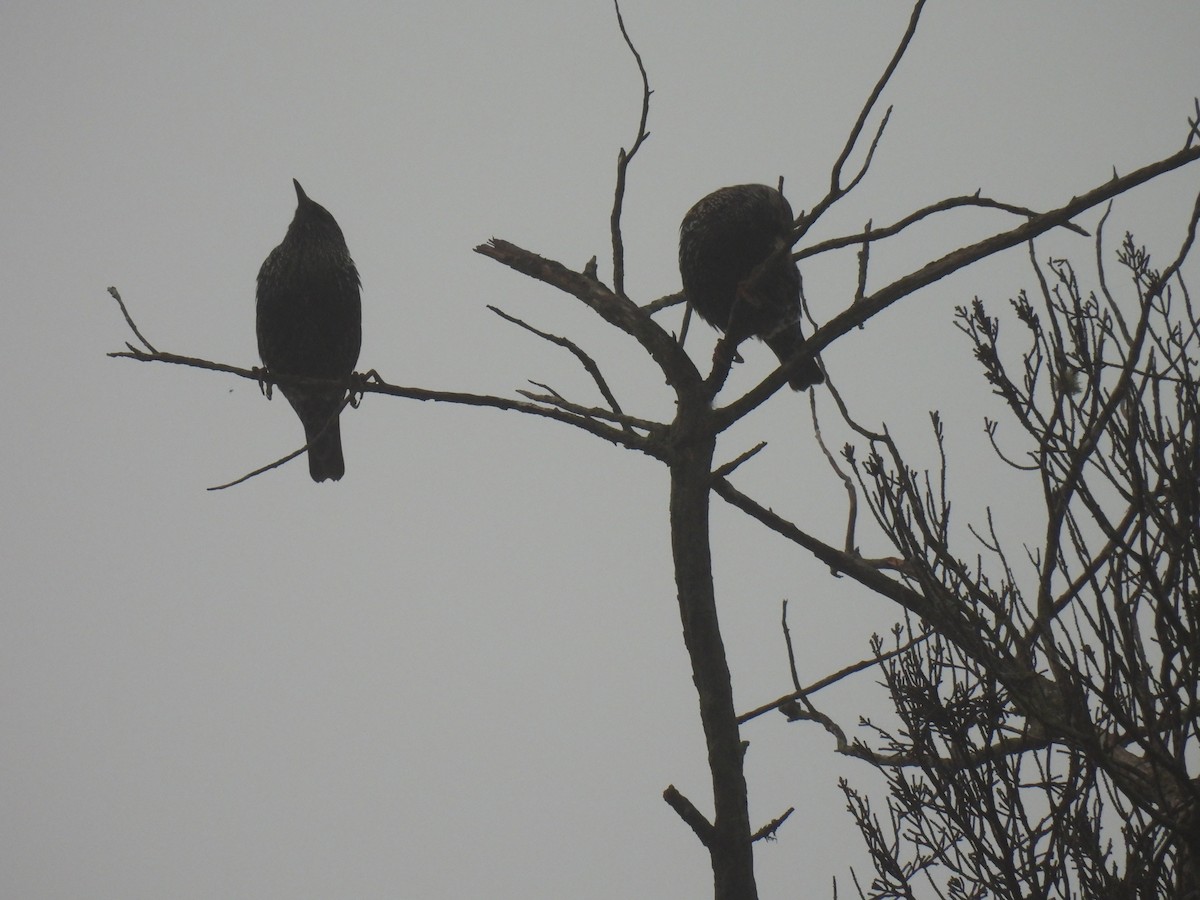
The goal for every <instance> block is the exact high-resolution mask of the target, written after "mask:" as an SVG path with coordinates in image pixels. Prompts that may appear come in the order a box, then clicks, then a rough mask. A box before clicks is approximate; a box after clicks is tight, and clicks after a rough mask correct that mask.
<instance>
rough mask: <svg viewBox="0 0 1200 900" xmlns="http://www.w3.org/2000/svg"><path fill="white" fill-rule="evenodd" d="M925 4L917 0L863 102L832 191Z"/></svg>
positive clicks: (836, 188)
mask: <svg viewBox="0 0 1200 900" xmlns="http://www.w3.org/2000/svg"><path fill="white" fill-rule="evenodd" d="M924 6H925V0H917V3H916V5H915V6H913V11H912V15H911V16H909V19H908V28H907V29H906V30H905V32H904V36H903V37H902V38H900V44H899V46H898V47H896V52H895V53H893V54H892V59H891V62H889V63H888V65H887V68H886V69H884V70H883V74H882V75H880V76H879V80H878V81H877V82H875V87H874V89H873V90H872V91H871V95H870V96H869V97H868V98H867V102H866V103H864V104H863V108H862V111H861V112H859V114H858V120H857V121H856V122H855V123H854V127H853V128H852V129H850V135H849V137H847V138H846V145H845V147H843V148H842V152H841V154H840V155H839V156H838V158H837V162H835V163H834V165H833V172H832V173H831V176H830V179H829V186H830V192H831V193H836V192H838V191H839V190H840V188H841V181H842V167H843V166H845V165H846V161H847V160H848V159H849V158H850V154H851V153H852V152H853V150H854V145H855V144H856V143H858V137H859V135H860V134H862V130H863V126H864V125H865V124H866V122H867V116H869V115H870V114H871V110H872V109H873V108H874V107H875V103H876V102H877V101H878V100H879V95H880V94H882V93H883V89H884V88H885V87H886V86H887V83H888V82H889V81H890V80H891V78H892V74H893V73H894V72H895V71H896V67H897V66H898V65H900V60H901V59H902V58H903V57H904V54H905V52H906V51H907V50H908V45H909V44H910V43H911V42H912V39H913V35H915V34H916V33H917V22H918V21H920V19H921V9H922V8H923V7H924Z"/></svg>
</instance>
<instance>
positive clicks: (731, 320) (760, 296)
mask: <svg viewBox="0 0 1200 900" xmlns="http://www.w3.org/2000/svg"><path fill="white" fill-rule="evenodd" d="M792 224H793V216H792V207H791V205H790V204H789V203H788V202H787V199H786V198H785V197H784V196H783V194H781V193H780V192H779V191H777V190H775V188H773V187H769V186H768V185H765V184H735V185H731V186H730V187H723V188H720V189H719V190H716V191H713V192H712V193H711V194H709V195H708V196H706V197H704V198H703V199H702V200H700V201H699V202H698V203H696V205H695V206H693V207H692V208H691V209H690V210H688V213H687V215H685V216H684V217H683V222H682V224H681V225H680V226H679V274H680V276H681V277H682V279H683V294H684V297H685V298H686V299H687V301H688V302H689V303H690V304H691V306H692V309H694V310H695V311H696V312H697V313H698V314H699V316H700V318H702V319H703V320H704V321H705V322H707V323H708V324H709V325H711V326H713V328H716V329H717V330H718V331H722V332H724V333H725V334H726V336H727V338H728V340H729V341H731V342H732V344H733V346H734V347H736V346H737V345H738V344H740V343H741V342H742V341H744V340H746V339H747V338H749V337H757V338H759V339H761V340H763V341H765V342H766V344H767V346H768V347H770V348H771V350H773V351H774V353H775V355H776V356H777V357H779V361H780V362H781V363H784V362H787V361H788V360H789V359H791V358H792V356H793V355H794V354H795V353H796V351H797V350H799V349H800V347H801V345H803V343H804V335H803V333H802V332H801V330H800V273H799V272H798V271H797V270H796V264H795V263H794V262H792V257H791V253H790V249H789V248H790V245H791V230H792ZM772 254H774V256H772ZM768 258H770V261H769V262H767V260H768ZM764 262H766V266H765V268H763V269H762V270H761V271H760V272H757V273H756V270H757V269H758V267H759V266H760V265H761V264H763V263H764ZM752 274H755V277H754V278H751V277H750V276H751V275H752ZM824 381H825V375H824V373H823V372H822V371H821V368H820V367H819V366H818V365H817V363H816V360H808V361H807V362H806V363H804V365H802V366H801V367H800V368H799V369H797V370H796V371H795V372H793V373H792V374H791V376H790V377H789V379H788V383H789V384H791V386H792V388H793V389H794V390H797V391H802V390H805V389H806V388H810V387H812V386H813V385H814V384H821V383H822V382H824Z"/></svg>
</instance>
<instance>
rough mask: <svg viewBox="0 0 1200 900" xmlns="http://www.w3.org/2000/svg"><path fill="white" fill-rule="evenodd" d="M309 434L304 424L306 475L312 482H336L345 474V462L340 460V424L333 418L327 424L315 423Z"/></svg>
mask: <svg viewBox="0 0 1200 900" xmlns="http://www.w3.org/2000/svg"><path fill="white" fill-rule="evenodd" d="M322 428H324V430H322ZM311 432H312V433H310V429H309V428H308V426H307V423H306V425H305V428H304V437H305V440H307V441H308V474H309V475H311V476H312V480H313V481H324V480H325V479H327V478H328V479H331V480H332V481H337V480H338V479H339V478H341V477H342V476H343V475H345V474H346V461H345V459H343V458H342V425H341V422H340V421H339V419H338V418H337V417H334V418H333V419H331V420H328V424H323V423H316V425H315V427H314V428H313V429H312V430H311Z"/></svg>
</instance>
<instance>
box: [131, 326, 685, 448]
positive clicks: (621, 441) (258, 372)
mask: <svg viewBox="0 0 1200 900" xmlns="http://www.w3.org/2000/svg"><path fill="white" fill-rule="evenodd" d="M108 355H109V356H111V357H114V358H119V359H133V360H137V361H138V362H163V363H172V364H175V365H184V366H192V367H193V368H198V369H209V370H211V371H214V372H226V373H228V374H230V375H237V376H238V377H240V378H246V379H249V380H251V381H255V382H259V383H267V384H277V383H280V382H287V383H289V384H290V383H295V384H311V385H323V386H328V387H346V385H345V384H344V383H343V382H337V381H327V380H324V379H319V378H298V377H292V376H279V375H271V374H270V373H268V372H265V371H264V370H262V369H242V368H238V367H237V366H230V365H227V364H225V363H216V362H211V361H209V360H206V359H197V358H194V357H190V356H180V355H178V354H175V353H143V352H142V351H140V350H129V351H119V352H116V353H109V354H108ZM351 380H352V381H354V382H355V383H354V389H355V390H356V392H358V393H364V394H387V395H389V396H392V397H406V398H408V399H409V400H423V401H424V400H429V401H433V402H436V403H455V404H459V405H462V406H484V407H491V408H492V409H500V410H508V411H512V412H519V413H524V414H525V415H531V416H541V417H542V418H546V419H553V420H555V421H556V422H565V423H566V424H568V425H574V426H575V427H576V428H579V429H581V430H583V431H587V432H589V433H590V434H594V435H595V436H596V437H600V438H603V439H604V440H606V441H608V442H610V443H613V444H617V445H619V446H622V447H628V448H630V449H631V450H640V451H641V452H642V453H645V454H647V455H648V456H652V457H654V458H655V459H661V458H662V455H663V453H664V450H663V448H662V446H661V445H660V444H659V442H658V441H656V440H655V439H653V438H651V437H648V436H646V437H643V436H641V435H639V434H637V433H636V432H632V431H628V430H625V429H617V428H613V427H612V426H610V425H606V424H604V423H603V422H601V421H600V420H599V418H598V417H595V418H594V417H589V416H586V415H583V414H580V413H572V412H568V411H566V410H561V409H555V408H552V407H546V406H539V405H537V404H535V403H525V402H522V401H519V400H510V399H508V398H506V397H494V396H490V395H487V394H471V393H466V392H462V391H433V390H428V389H425V388H413V387H402V386H401V385H396V384H389V383H387V382H386V381H383V380H379V381H371V382H368V381H364V380H363V379H362V378H361V377H358V378H357V379H356V378H354V377H352V379H351ZM595 412H596V413H597V416H598V415H599V414H603V415H604V416H605V417H608V418H614V419H615V418H616V417H615V416H612V415H611V414H609V413H607V412H604V411H601V410H597V411H595ZM617 421H621V422H622V424H624V422H625V421H628V422H629V424H636V423H637V422H638V421H641V420H633V419H624V417H622V419H617ZM654 424H656V425H657V423H654ZM658 427H659V428H665V426H662V425H658Z"/></svg>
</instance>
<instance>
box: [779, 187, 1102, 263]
mask: <svg viewBox="0 0 1200 900" xmlns="http://www.w3.org/2000/svg"><path fill="white" fill-rule="evenodd" d="M963 206H977V207H982V208H984V209H999V210H1002V211H1004V212H1009V213H1012V214H1013V215H1017V216H1024V217H1025V218H1027V219H1033V218H1036V217H1037V216H1038V215H1040V214H1039V213H1038V212H1037V211H1035V210H1032V209H1028V208H1027V207H1024V206H1015V205H1014V204H1012V203H1002V202H1000V201H999V200H991V199H989V198H987V197H981V196H979V193H978V192H976V193H974V194H971V195H969V196H962V197H948V198H946V199H945V200H939V201H938V202H937V203H931V204H929V205H928V206H925V207H922V208H921V209H918V210H916V211H915V212H912V213H909V214H908V215H907V216H905V217H904V218H903V219H900V220H899V221H897V222H893V223H892V224H891V225H886V226H884V227H883V228H871V226H870V225H869V224H868V226H867V227H866V228H865V229H864V230H863V231H862V232H860V233H859V234H848V235H845V236H843V237H836V238H830V239H829V240H826V241H821V243H819V244H813V245H811V246H809V247H805V248H804V249H803V250H797V251H796V252H795V253H793V254H792V259H794V260H796V261H799V260H802V259H808V258H809V257H811V256H817V255H818V254H821V253H828V252H829V251H831V250H840V249H842V248H843V247H853V246H854V245H855V244H864V245H865V244H867V243H871V242H874V241H881V240H883V239H884V238H889V237H893V236H895V235H897V234H899V233H900V232H901V231H904V229H906V228H908V227H909V226H911V225H914V224H916V223H917V222H920V221H921V220H922V219H926V218H928V217H929V216H932V215H935V214H937V213H940V212H946V211H947V210H951V209H958V208H959V207H963ZM1062 227H1063V228H1066V229H1067V230H1068V231H1074V232H1075V233H1076V234H1079V235H1082V236H1083V237H1090V235H1089V233H1088V231H1087V229H1086V228H1083V227H1082V226H1080V225H1076V224H1075V223H1074V222H1065V223H1063V226H1062Z"/></svg>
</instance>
